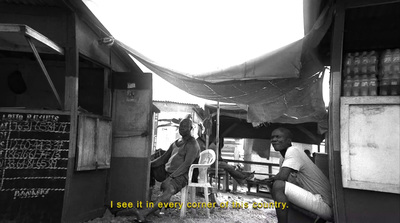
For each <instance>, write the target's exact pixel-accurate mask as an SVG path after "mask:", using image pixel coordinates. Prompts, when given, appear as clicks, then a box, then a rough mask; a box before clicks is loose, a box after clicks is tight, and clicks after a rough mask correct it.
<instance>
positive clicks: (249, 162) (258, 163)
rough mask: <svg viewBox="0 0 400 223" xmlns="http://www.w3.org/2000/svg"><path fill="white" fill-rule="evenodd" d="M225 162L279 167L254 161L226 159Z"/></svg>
mask: <svg viewBox="0 0 400 223" xmlns="http://www.w3.org/2000/svg"><path fill="white" fill-rule="evenodd" d="M224 161H226V162H234V163H247V164H254V165H265V166H279V164H278V163H264V162H253V161H245V160H231V159H224Z"/></svg>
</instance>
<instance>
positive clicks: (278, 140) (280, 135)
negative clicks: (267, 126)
mask: <svg viewBox="0 0 400 223" xmlns="http://www.w3.org/2000/svg"><path fill="white" fill-rule="evenodd" d="M292 138H293V134H292V132H290V130H289V129H286V128H282V127H280V128H277V129H275V130H274V131H272V134H271V144H272V146H273V147H274V149H275V151H279V152H280V151H285V150H286V149H287V148H289V147H291V146H292Z"/></svg>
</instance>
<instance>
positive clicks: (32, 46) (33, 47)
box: [26, 36, 64, 109]
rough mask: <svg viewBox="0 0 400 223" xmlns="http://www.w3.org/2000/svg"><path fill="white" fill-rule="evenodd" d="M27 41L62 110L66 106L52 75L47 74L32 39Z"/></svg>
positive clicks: (27, 38)
mask: <svg viewBox="0 0 400 223" xmlns="http://www.w3.org/2000/svg"><path fill="white" fill-rule="evenodd" d="M26 41H28V43H29V45H30V47H31V49H32V51H33V54H34V55H35V57H36V60H37V61H38V63H39V65H40V68H42V71H43V73H44V75H45V76H46V79H47V82H48V83H49V85H50V87H51V90H52V91H53V93H54V95H55V97H56V99H57V101H58V105H60V108H61V109H63V108H64V106H63V104H62V102H61V99H60V95H59V94H58V92H57V89H56V88H55V86H54V84H53V81H52V80H51V78H50V75H49V73H48V72H47V69H46V67H45V66H44V64H43V61H42V59H41V58H40V55H39V53H38V51H37V50H36V47H35V45H34V44H33V43H32V40H31V38H30V37H28V36H26Z"/></svg>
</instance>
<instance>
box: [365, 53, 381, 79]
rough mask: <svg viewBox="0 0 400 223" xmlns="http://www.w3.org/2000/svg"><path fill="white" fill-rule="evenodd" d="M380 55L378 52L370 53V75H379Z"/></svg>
mask: <svg viewBox="0 0 400 223" xmlns="http://www.w3.org/2000/svg"><path fill="white" fill-rule="evenodd" d="M378 61H379V59H378V54H377V53H376V51H374V50H373V51H371V52H370V53H369V62H368V73H370V74H375V75H376V74H377V73H378Z"/></svg>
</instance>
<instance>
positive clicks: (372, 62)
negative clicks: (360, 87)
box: [368, 50, 378, 96]
mask: <svg viewBox="0 0 400 223" xmlns="http://www.w3.org/2000/svg"><path fill="white" fill-rule="evenodd" d="M368 74H369V75H368V95H369V96H377V95H378V79H377V77H376V75H377V74H378V54H377V53H376V51H374V50H373V51H371V52H369V61H368Z"/></svg>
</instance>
